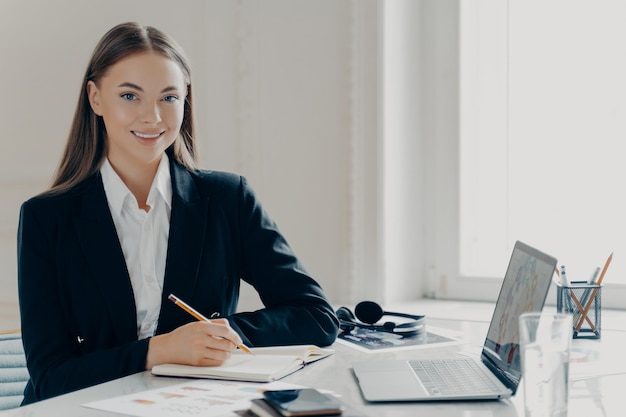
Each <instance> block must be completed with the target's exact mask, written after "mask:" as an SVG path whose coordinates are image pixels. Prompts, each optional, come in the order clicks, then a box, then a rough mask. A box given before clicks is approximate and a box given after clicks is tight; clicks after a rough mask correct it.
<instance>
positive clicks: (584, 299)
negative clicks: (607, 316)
mask: <svg viewBox="0 0 626 417" xmlns="http://www.w3.org/2000/svg"><path fill="white" fill-rule="evenodd" d="M601 294H602V285H599V284H588V283H587V282H586V281H581V282H576V281H574V282H572V283H570V284H569V285H565V284H562V283H559V284H557V293H556V308H557V311H558V312H559V313H569V314H571V315H572V316H573V318H574V320H573V326H574V328H573V337H574V339H582V338H586V339H599V338H600V328H601V312H602V303H601V301H602V296H601Z"/></svg>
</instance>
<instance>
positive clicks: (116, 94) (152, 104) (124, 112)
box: [87, 52, 187, 170]
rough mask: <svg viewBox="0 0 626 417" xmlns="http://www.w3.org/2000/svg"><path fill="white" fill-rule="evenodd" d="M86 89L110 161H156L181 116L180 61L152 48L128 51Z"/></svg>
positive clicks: (129, 164)
mask: <svg viewBox="0 0 626 417" xmlns="http://www.w3.org/2000/svg"><path fill="white" fill-rule="evenodd" d="M87 93H88V95H89V102H90V104H91V108H92V109H93V111H94V112H95V113H96V114H97V115H99V116H102V119H103V121H104V125H105V128H106V134H107V141H108V153H107V156H108V158H109V161H111V164H112V165H113V166H114V167H115V168H116V169H121V170H124V169H126V168H129V169H133V168H138V167H139V168H141V167H142V166H146V165H148V166H152V167H156V166H157V165H158V162H159V161H160V160H161V156H162V155H163V152H164V151H165V150H166V149H167V148H168V147H169V146H170V145H171V144H172V143H174V140H176V138H177V137H178V134H179V132H180V126H181V124H182V122H183V114H184V107H185V96H186V94H187V83H186V80H185V76H184V74H183V72H182V70H181V69H180V67H179V65H178V64H177V63H176V62H175V61H173V60H171V59H169V58H167V57H165V56H164V55H161V54H158V53H154V52H146V53H140V54H135V55H131V56H129V57H127V58H124V59H122V60H121V61H119V62H117V63H115V64H114V65H112V66H111V67H110V68H109V69H108V70H107V71H106V73H105V75H104V76H103V77H102V78H101V79H100V81H99V83H98V85H96V83H94V82H93V81H89V82H88V84H87Z"/></svg>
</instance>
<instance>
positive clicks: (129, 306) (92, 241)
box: [74, 173, 137, 342]
mask: <svg viewBox="0 0 626 417" xmlns="http://www.w3.org/2000/svg"><path fill="white" fill-rule="evenodd" d="M80 213H81V214H80V215H79V217H77V218H76V219H75V220H74V223H75V226H76V232H77V234H78V238H79V240H80V242H81V245H82V247H83V250H84V253H85V257H86V258H87V261H88V263H89V264H90V265H91V271H92V273H93V275H94V277H95V280H96V284H97V286H98V288H99V290H100V292H101V294H102V297H103V298H104V299H105V300H109V301H110V302H108V303H107V305H108V309H107V311H106V312H105V313H106V314H108V315H109V317H110V319H111V323H112V324H113V327H114V328H115V333H116V335H117V337H118V339H119V340H120V341H125V342H126V341H132V340H137V314H136V308H135V298H134V296H133V289H132V286H131V283H130V277H129V275H128V270H127V268H126V261H125V260H124V253H123V252H122V248H121V245H120V243H119V239H118V237H117V232H116V230H115V224H114V223H113V218H112V217H111V213H110V211H109V205H108V203H107V199H106V194H105V192H104V187H103V185H102V179H101V177H100V173H98V174H96V175H95V176H94V178H93V181H92V183H91V184H90V185H89V186H88V187H87V189H86V191H85V195H84V199H83V207H82V209H81V212H80ZM94 237H95V238H94Z"/></svg>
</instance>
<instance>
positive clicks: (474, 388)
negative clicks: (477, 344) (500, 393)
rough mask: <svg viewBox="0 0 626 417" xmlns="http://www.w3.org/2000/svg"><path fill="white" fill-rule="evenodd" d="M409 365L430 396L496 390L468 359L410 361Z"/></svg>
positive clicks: (474, 363) (478, 368)
mask: <svg viewBox="0 0 626 417" xmlns="http://www.w3.org/2000/svg"><path fill="white" fill-rule="evenodd" d="M409 365H411V368H413V371H414V372H415V374H416V375H417V377H418V378H419V379H420V381H421V382H422V384H424V387H425V388H426V390H427V391H428V392H429V393H430V394H431V395H450V394H458V395H468V394H476V393H478V392H493V391H496V390H497V389H498V388H497V386H496V384H494V383H493V381H491V379H489V377H488V376H487V375H485V374H484V373H483V370H482V369H481V368H480V367H479V366H478V365H477V364H476V362H475V361H473V360H472V359H469V358H458V359H441V360H439V359H435V360H433V359H429V360H410V361H409Z"/></svg>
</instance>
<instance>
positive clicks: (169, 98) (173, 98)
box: [163, 95, 178, 101]
mask: <svg viewBox="0 0 626 417" xmlns="http://www.w3.org/2000/svg"><path fill="white" fill-rule="evenodd" d="M176 100H178V96H174V95H172V96H165V97H163V101H176Z"/></svg>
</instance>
